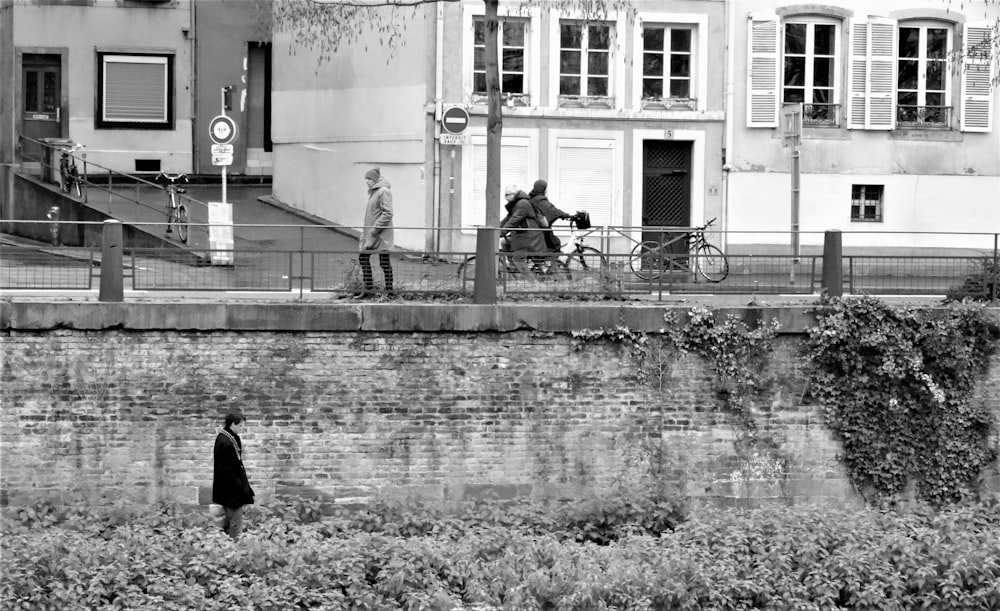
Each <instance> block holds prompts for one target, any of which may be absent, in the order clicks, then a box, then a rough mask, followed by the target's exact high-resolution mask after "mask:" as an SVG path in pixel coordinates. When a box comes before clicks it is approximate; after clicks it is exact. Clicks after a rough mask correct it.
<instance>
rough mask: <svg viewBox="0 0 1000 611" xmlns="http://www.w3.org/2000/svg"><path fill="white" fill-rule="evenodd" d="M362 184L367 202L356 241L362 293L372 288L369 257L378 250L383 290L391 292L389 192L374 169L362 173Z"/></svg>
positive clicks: (376, 169)
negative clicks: (363, 180)
mask: <svg viewBox="0 0 1000 611" xmlns="http://www.w3.org/2000/svg"><path fill="white" fill-rule="evenodd" d="M365 184H367V185H368V205H367V207H366V208H365V226H364V229H362V231H361V237H360V238H359V240H358V247H359V249H360V250H361V254H360V255H358V261H359V262H360V263H361V278H362V280H363V281H364V285H365V286H364V293H362V294H367V293H372V292H374V291H375V282H374V280H373V278H372V262H371V256H372V253H373V252H378V263H379V266H380V267H381V268H382V276H383V278H384V279H385V291H386V293H387V294H390V295H391V294H392V262H391V260H390V259H389V249H390V248H392V246H393V232H392V191H390V185H389V181H387V180H386V179H385V178H383V177H382V172H381V171H380V170H379V169H378V168H372V169H370V170H368V171H367V172H365Z"/></svg>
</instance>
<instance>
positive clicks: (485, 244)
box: [472, 227, 497, 304]
mask: <svg viewBox="0 0 1000 611" xmlns="http://www.w3.org/2000/svg"><path fill="white" fill-rule="evenodd" d="M496 252H497V230H496V229H495V228H493V227H480V228H479V229H477V230H476V277H475V280H474V284H473V286H472V303H476V304H496V302H497V256H496Z"/></svg>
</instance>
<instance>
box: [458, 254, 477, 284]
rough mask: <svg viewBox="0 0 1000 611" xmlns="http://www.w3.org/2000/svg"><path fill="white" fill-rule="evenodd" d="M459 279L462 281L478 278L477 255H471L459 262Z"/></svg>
mask: <svg viewBox="0 0 1000 611" xmlns="http://www.w3.org/2000/svg"><path fill="white" fill-rule="evenodd" d="M458 279H459V280H461V281H462V282H472V281H474V280H475V279H476V255H469V256H468V257H466V258H465V261H462V262H461V263H459V264H458Z"/></svg>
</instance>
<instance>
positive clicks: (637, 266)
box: [629, 219, 729, 282]
mask: <svg viewBox="0 0 1000 611" xmlns="http://www.w3.org/2000/svg"><path fill="white" fill-rule="evenodd" d="M713 223H715V219H712V220H710V221H708V222H707V223H705V224H704V225H702V226H701V227H695V228H694V229H692V230H691V231H689V232H688V233H687V234H686V236H684V238H683V239H685V240H686V244H687V253H685V254H680V253H675V252H669V251H667V250H666V248H667V246H668V245H669V244H670V242H667V243H663V242H657V241H655V240H647V241H645V242H640V243H638V244H636V245H635V248H633V249H632V256H631V257H630V258H629V267H631V269H632V273H633V274H635V275H636V276H638V277H639V278H641V279H643V280H656V279H658V278H659V277H660V276H661V275H663V274H664V273H666V272H669V271H673V270H683V271H687V270H688V269H689V267H688V265H689V263H688V257H689V256H690V257H693V258H694V270H695V271H696V272H697V273H698V274H699V275H701V277H702V278H704V279H705V280H708V281H709V282H722V281H723V280H725V279H726V276H728V275H729V259H728V258H727V257H726V255H725V253H723V252H722V250H721V249H719V248H718V247H717V246H714V245H712V244H709V242H708V240H707V239H705V230H706V229H708V228H709V227H711V226H712V224H713Z"/></svg>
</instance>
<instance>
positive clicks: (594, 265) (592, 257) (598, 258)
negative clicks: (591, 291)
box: [562, 246, 608, 278]
mask: <svg viewBox="0 0 1000 611" xmlns="http://www.w3.org/2000/svg"><path fill="white" fill-rule="evenodd" d="M562 264H563V266H564V267H565V268H566V275H567V276H569V277H570V278H572V277H573V274H576V277H577V278H580V277H581V276H584V275H586V274H588V273H589V274H594V273H597V272H600V271H603V270H605V269H607V267H608V258H607V257H605V256H604V254H603V253H602V252H601V251H599V250H597V249H596V248H593V247H590V246H582V247H581V248H580V249H579V250H574V251H573V252H571V253H569V254H567V255H566V256H565V257H563V260H562Z"/></svg>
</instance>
